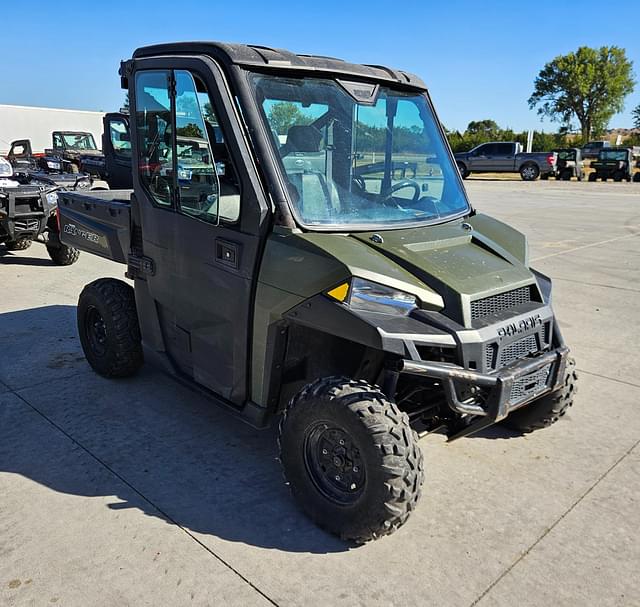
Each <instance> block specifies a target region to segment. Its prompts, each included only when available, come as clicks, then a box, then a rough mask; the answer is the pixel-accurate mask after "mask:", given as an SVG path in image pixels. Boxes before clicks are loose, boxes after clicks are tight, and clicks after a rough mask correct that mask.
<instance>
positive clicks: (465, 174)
mask: <svg viewBox="0 0 640 607" xmlns="http://www.w3.org/2000/svg"><path fill="white" fill-rule="evenodd" d="M458 170H459V171H460V177H462V179H466V178H467V177H469V175H471V171H470V170H469V169H467V165H466V164H464V163H462V162H458Z"/></svg>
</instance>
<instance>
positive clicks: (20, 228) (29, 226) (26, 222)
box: [13, 219, 40, 232]
mask: <svg viewBox="0 0 640 607" xmlns="http://www.w3.org/2000/svg"><path fill="white" fill-rule="evenodd" d="M13 225H14V229H15V231H16V232H35V231H36V230H37V229H38V228H39V227H40V220H39V219H16V220H15V221H14V224H13Z"/></svg>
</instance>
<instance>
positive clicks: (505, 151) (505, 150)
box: [496, 143, 513, 156]
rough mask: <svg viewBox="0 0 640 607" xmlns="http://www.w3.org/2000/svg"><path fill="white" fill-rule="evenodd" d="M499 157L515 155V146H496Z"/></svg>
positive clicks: (505, 144)
mask: <svg viewBox="0 0 640 607" xmlns="http://www.w3.org/2000/svg"><path fill="white" fill-rule="evenodd" d="M496 148H497V152H496V155H497V156H510V155H511V154H513V145H512V144H511V143H498V144H496Z"/></svg>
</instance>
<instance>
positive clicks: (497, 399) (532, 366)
mask: <svg viewBox="0 0 640 607" xmlns="http://www.w3.org/2000/svg"><path fill="white" fill-rule="evenodd" d="M568 354H569V349H568V348H567V347H565V346H560V347H558V348H556V349H555V350H552V351H550V352H545V353H543V354H541V355H539V356H536V357H534V358H526V359H523V360H520V361H518V362H516V363H514V364H513V365H511V366H509V367H504V368H502V369H500V370H499V371H497V372H496V373H491V374H489V373H481V372H479V371H472V370H469V369H465V368H464V367H460V366H458V365H454V364H450V363H443V362H427V361H419V360H406V359H405V360H401V361H400V363H399V368H398V372H399V373H408V374H410V375H418V376H422V377H429V378H432V379H437V380H440V381H441V382H442V386H443V388H444V393H445V396H446V399H447V404H448V405H449V407H450V408H451V409H453V411H455V412H456V413H459V414H463V415H473V416H477V419H476V420H475V421H472V423H470V424H469V425H468V426H466V427H465V428H464V429H462V430H461V431H459V432H458V433H456V434H455V435H453V436H451V437H449V438H450V440H453V439H455V438H460V437H461V436H467V435H469V434H472V433H474V432H477V431H478V430H482V429H483V428H486V427H487V426H490V425H491V424H493V423H495V422H497V421H500V420H501V419H504V418H505V417H506V416H507V415H508V414H509V413H510V412H511V411H513V410H515V409H518V408H520V407H522V406H524V405H526V404H528V403H530V402H531V401H532V400H535V399H536V398H538V397H540V396H542V395H543V394H546V393H548V392H553V391H555V390H557V389H559V388H560V387H561V386H562V383H563V381H564V376H565V368H566V361H567V356H568ZM469 386H471V387H474V388H480V389H481V390H482V391H483V393H485V394H486V396H485V397H483V398H468V399H466V400H461V399H460V397H459V394H460V391H461V389H464V388H468V387H469Z"/></svg>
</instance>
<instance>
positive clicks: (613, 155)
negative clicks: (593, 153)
mask: <svg viewBox="0 0 640 607" xmlns="http://www.w3.org/2000/svg"><path fill="white" fill-rule="evenodd" d="M626 159H627V152H626V150H600V160H626Z"/></svg>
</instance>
